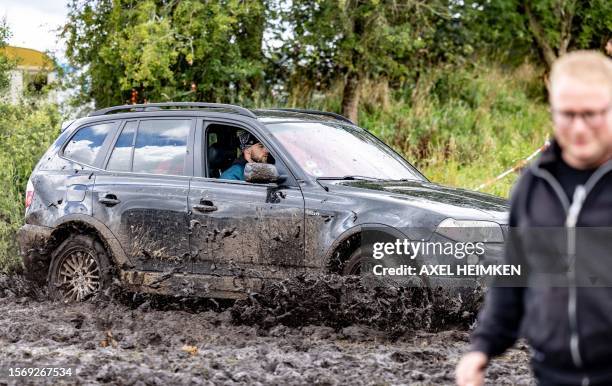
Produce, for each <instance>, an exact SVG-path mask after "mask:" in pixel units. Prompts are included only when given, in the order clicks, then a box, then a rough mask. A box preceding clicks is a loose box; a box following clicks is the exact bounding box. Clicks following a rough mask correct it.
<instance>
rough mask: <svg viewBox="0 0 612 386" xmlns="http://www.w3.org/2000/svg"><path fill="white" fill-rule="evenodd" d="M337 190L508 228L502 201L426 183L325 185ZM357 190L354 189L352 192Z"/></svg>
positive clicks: (340, 182)
mask: <svg viewBox="0 0 612 386" xmlns="http://www.w3.org/2000/svg"><path fill="white" fill-rule="evenodd" d="M325 182H326V183H329V184H331V185H335V186H336V187H337V188H341V187H346V188H349V189H350V188H357V189H359V191H361V193H362V194H368V195H370V194H372V195H375V196H381V195H383V197H385V198H388V199H390V200H398V201H401V202H404V203H406V202H407V201H408V202H407V203H409V204H410V205H413V206H416V207H421V208H423V209H427V210H431V211H434V212H437V213H439V214H440V215H442V216H444V217H453V218H456V219H474V220H489V221H495V222H497V223H500V224H507V222H508V212H509V209H510V208H509V205H508V202H507V201H506V200H504V199H502V198H500V197H496V196H493V195H490V194H484V193H478V192H474V191H470V190H465V189H458V188H451V187H447V186H442V185H437V184H433V183H431V182H425V181H401V182H397V181H387V182H385V181H380V182H379V181H336V182H331V181H325ZM351 190H353V189H351Z"/></svg>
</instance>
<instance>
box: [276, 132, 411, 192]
mask: <svg viewBox="0 0 612 386" xmlns="http://www.w3.org/2000/svg"><path fill="white" fill-rule="evenodd" d="M267 127H268V129H269V130H270V132H271V133H272V135H273V136H274V137H275V138H276V139H277V140H278V141H279V142H280V143H281V144H282V145H283V147H284V148H285V149H286V150H287V151H288V152H289V154H290V155H291V156H292V157H293V159H294V160H295V161H296V162H297V163H298V164H299V165H300V166H301V167H302V169H304V171H306V172H307V173H308V174H310V175H311V176H314V177H317V178H338V179H342V178H348V179H351V178H354V179H361V178H364V179H379V180H405V179H408V180H423V178H422V176H421V174H420V173H419V172H418V171H417V170H416V169H414V168H413V167H412V166H411V165H410V164H409V163H408V162H406V161H405V160H404V159H402V158H401V157H400V156H398V155H397V154H395V153H394V152H393V151H392V150H391V149H389V147H387V146H386V145H385V144H384V143H382V142H381V141H379V140H378V139H377V138H376V137H374V136H373V135H371V134H370V133H368V132H367V131H365V130H363V129H360V128H358V127H354V126H345V125H341V124H335V123H327V122H284V123H269V124H267Z"/></svg>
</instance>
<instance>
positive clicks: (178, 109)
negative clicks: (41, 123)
mask: <svg viewBox="0 0 612 386" xmlns="http://www.w3.org/2000/svg"><path fill="white" fill-rule="evenodd" d="M164 113H170V114H171V115H175V114H177V113H188V114H189V115H200V114H202V113H203V114H206V115H208V114H214V113H220V114H237V115H240V116H242V117H246V118H252V119H256V120H258V121H260V122H261V123H264V124H267V123H275V122H288V121H292V122H296V121H297V122H305V121H308V122H336V123H338V122H342V123H347V124H351V125H354V123H353V122H351V121H350V120H349V119H348V118H346V117H344V116H342V115H340V114H336V113H332V112H327V111H319V110H306V109H288V108H267V109H246V108H244V107H241V106H236V105H230V104H222V103H202V102H165V103H147V104H136V105H121V106H112V107H108V108H104V109H101V110H97V111H94V112H92V113H90V114H89V116H88V117H86V118H83V119H82V120H89V119H87V118H91V119H92V120H97V119H96V118H102V117H104V118H107V119H108V118H110V119H113V118H129V117H137V116H138V117H142V116H159V115H160V114H162V115H163V114H164ZM79 121H80V120H79Z"/></svg>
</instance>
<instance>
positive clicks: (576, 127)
mask: <svg viewBox="0 0 612 386" xmlns="http://www.w3.org/2000/svg"><path fill="white" fill-rule="evenodd" d="M570 127H571V128H572V131H573V132H574V133H581V132H584V131H588V130H589V125H587V123H586V122H585V120H584V117H583V116H582V115H580V114H577V115H576V116H575V117H574V119H573V120H572V123H571V126H570Z"/></svg>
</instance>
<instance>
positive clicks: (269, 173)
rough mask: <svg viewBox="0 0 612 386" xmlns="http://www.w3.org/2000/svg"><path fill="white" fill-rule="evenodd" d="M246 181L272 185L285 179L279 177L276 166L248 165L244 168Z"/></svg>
mask: <svg viewBox="0 0 612 386" xmlns="http://www.w3.org/2000/svg"><path fill="white" fill-rule="evenodd" d="M244 180H245V181H246V182H256V183H260V184H261V183H264V184H265V183H272V182H281V181H282V180H283V178H281V177H280V176H279V175H278V170H277V169H276V166H274V165H271V164H264V163H248V164H246V165H245V166H244Z"/></svg>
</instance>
